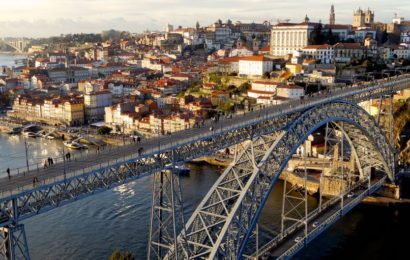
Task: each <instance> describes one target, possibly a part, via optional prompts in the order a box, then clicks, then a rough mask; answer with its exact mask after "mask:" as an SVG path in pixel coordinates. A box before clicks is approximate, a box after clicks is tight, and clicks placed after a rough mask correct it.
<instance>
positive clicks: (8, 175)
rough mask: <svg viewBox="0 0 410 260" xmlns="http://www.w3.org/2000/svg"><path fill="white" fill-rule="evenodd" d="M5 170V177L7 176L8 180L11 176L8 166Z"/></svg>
mask: <svg viewBox="0 0 410 260" xmlns="http://www.w3.org/2000/svg"><path fill="white" fill-rule="evenodd" d="M6 172H7V177H9V180H10V179H11V176H10V168H7V170H6Z"/></svg>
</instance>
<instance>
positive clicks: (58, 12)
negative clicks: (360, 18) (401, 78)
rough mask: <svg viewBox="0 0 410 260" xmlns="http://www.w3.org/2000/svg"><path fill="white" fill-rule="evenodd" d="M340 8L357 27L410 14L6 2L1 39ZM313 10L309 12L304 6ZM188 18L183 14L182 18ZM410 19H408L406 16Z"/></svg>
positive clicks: (316, 6)
mask: <svg viewBox="0 0 410 260" xmlns="http://www.w3.org/2000/svg"><path fill="white" fill-rule="evenodd" d="M332 3H333V4H334V6H335V13H336V23H352V15H353V11H354V10H355V9H357V8H359V7H360V8H362V9H367V8H370V9H371V10H372V11H375V20H376V21H381V22H390V21H391V19H392V17H393V16H394V14H395V13H398V15H399V16H405V15H404V14H405V13H406V12H408V11H410V7H408V6H404V4H405V2H404V1H403V0H392V1H390V3H389V6H388V8H385V7H383V3H382V1H371V0H366V1H342V0H335V1H326V2H325V3H323V2H322V3H317V1H312V0H307V1H292V2H291V3H284V2H279V1H276V0H275V1H267V0H248V1H245V0H237V1H231V0H229V1H224V2H223V3H220V2H218V1H216V0H208V1H206V2H204V1H196V0H194V1H189V2H188V1H187V0H174V1H166V0H151V1H146V0H144V1H139V0H138V1H132V0H106V1H104V4H101V1H98V0H83V1H80V0H59V1H51V0H32V1H31V0H30V1H27V0H16V1H13V2H5V3H2V10H1V11H0V17H1V18H0V22H1V24H2V26H1V30H0V37H22V36H26V37H48V36H56V35H60V34H68V33H81V32H83V33H91V32H95V33H99V32H101V31H102V30H108V29H116V30H125V31H130V32H142V31H144V30H146V29H149V30H161V29H162V28H163V27H164V25H165V24H166V23H170V24H172V25H174V26H178V25H181V26H194V25H195V23H196V21H199V23H200V24H201V25H202V26H203V25H208V24H211V23H212V22H215V21H216V20H217V19H219V18H220V19H222V20H223V21H226V20H228V19H231V20H232V21H234V22H235V21H238V20H240V21H243V22H252V21H255V22H263V21H265V20H267V21H270V22H271V23H273V24H275V23H276V22H277V20H278V19H282V20H283V19H290V21H292V22H299V21H302V20H303V18H304V17H305V15H308V16H309V18H310V19H311V21H319V20H321V21H322V22H323V23H327V22H328V19H329V11H330V6H331V4H332ZM303 6H309V9H308V10H307V9H306V8H303ZM181 14H182V15H181ZM405 18H406V17H405Z"/></svg>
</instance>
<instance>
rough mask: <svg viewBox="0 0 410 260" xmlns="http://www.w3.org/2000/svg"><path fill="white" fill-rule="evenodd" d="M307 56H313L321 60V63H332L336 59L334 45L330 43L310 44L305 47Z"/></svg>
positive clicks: (304, 51) (304, 50)
mask: <svg viewBox="0 0 410 260" xmlns="http://www.w3.org/2000/svg"><path fill="white" fill-rule="evenodd" d="M303 54H304V55H305V56H312V58H313V59H315V60H317V61H318V60H320V63H323V64H330V63H332V62H333V60H334V50H333V46H332V45H329V44H322V45H308V46H306V47H304V48H303Z"/></svg>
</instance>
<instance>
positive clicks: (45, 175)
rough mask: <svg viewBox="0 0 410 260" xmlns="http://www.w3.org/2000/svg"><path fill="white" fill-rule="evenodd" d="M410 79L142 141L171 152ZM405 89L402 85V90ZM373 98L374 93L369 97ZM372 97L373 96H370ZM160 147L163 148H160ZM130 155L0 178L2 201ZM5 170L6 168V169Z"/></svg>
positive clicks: (148, 148) (128, 151) (130, 149)
mask: <svg viewBox="0 0 410 260" xmlns="http://www.w3.org/2000/svg"><path fill="white" fill-rule="evenodd" d="M409 78H410V76H407V75H402V76H398V77H397V78H396V79H395V80H394V81H388V82H387V81H380V82H374V83H373V84H372V85H369V86H366V85H360V86H351V87H345V88H343V89H337V90H334V91H333V92H331V93H329V94H322V95H314V96H313V97H310V98H305V99H304V100H292V101H290V102H289V103H285V104H281V105H277V106H269V107H265V108H262V109H260V110H256V111H251V112H248V113H245V114H237V115H234V116H233V117H232V118H231V119H224V118H221V120H220V121H219V122H218V123H216V124H215V123H213V122H212V121H210V120H208V121H207V122H206V123H205V126H204V127H201V128H191V129H187V130H183V131H179V132H175V133H172V135H167V136H160V137H157V138H151V139H146V140H143V141H142V142H141V146H143V147H144V151H143V154H144V153H149V152H153V151H158V148H159V147H161V151H163V150H164V149H169V148H171V147H178V146H180V144H181V143H189V142H192V141H193V139H197V138H199V137H201V136H202V137H204V138H205V136H207V137H211V136H216V135H219V133H218V132H219V131H222V130H227V129H235V128H238V127H240V126H242V127H243V126H244V125H252V124H253V123H254V122H255V121H256V120H261V118H262V117H265V116H269V118H271V117H277V116H284V115H286V114H291V113H294V112H297V111H302V110H306V109H307V108H309V107H312V106H315V105H317V104H321V103H326V102H329V101H333V100H337V99H349V98H352V97H353V96H354V95H357V94H361V95H366V94H367V93H370V92H371V91H370V90H375V91H376V90H377V91H379V90H380V89H383V88H385V87H386V86H384V85H383V84H390V85H391V84H394V83H395V82H396V83H407V82H408V81H409ZM403 88H404V87H403V86H401V87H400V89H403ZM369 95H370V94H369ZM368 98H370V96H369V97H368ZM210 126H213V128H214V131H213V132H211V131H210V129H209V128H210ZM159 144H160V146H159ZM130 156H134V157H133V158H137V157H138V155H137V145H136V144H131V145H126V146H124V147H120V148H118V149H114V150H110V151H102V152H101V153H99V154H93V155H89V156H86V157H82V158H75V160H72V161H70V162H66V163H65V166H64V164H63V163H58V164H54V165H52V166H51V167H49V168H46V169H40V168H39V169H34V170H31V171H30V172H28V173H25V174H24V175H23V174H19V175H18V176H15V175H12V177H11V180H9V179H8V178H7V177H4V178H1V179H0V199H1V198H4V197H7V196H10V195H11V194H16V193H19V192H22V191H23V190H25V189H28V188H31V187H33V177H34V176H36V177H37V178H38V180H39V182H40V183H41V184H47V183H48V184H49V183H53V181H55V179H56V178H57V177H60V178H61V177H62V176H64V168H65V172H66V176H67V177H71V176H75V175H78V174H82V173H84V172H90V171H91V170H92V169H96V168H98V167H100V166H101V164H103V165H105V166H106V165H107V163H108V164H110V163H117V162H120V161H122V160H124V158H126V157H127V158H128V159H130ZM4 171H5V169H4Z"/></svg>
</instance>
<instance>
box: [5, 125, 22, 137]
mask: <svg viewBox="0 0 410 260" xmlns="http://www.w3.org/2000/svg"><path fill="white" fill-rule="evenodd" d="M19 133H21V127H13V128H12V129H10V131H8V132H7V134H10V135H14V134H19Z"/></svg>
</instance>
